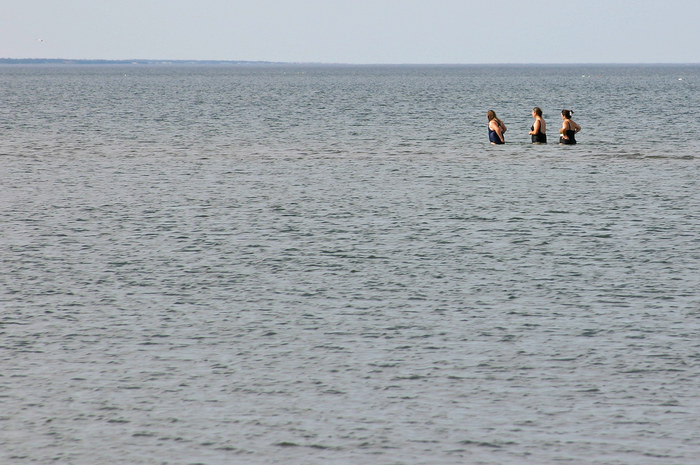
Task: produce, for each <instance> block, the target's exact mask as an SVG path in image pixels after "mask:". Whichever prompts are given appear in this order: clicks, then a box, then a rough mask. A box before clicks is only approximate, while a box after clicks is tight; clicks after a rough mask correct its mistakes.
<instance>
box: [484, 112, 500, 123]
mask: <svg viewBox="0 0 700 465" xmlns="http://www.w3.org/2000/svg"><path fill="white" fill-rule="evenodd" d="M486 117H487V118H488V119H489V121H491V120H494V119H495V120H498V118H497V117H496V112H495V111H493V110H489V111H488V112H487V113H486Z"/></svg>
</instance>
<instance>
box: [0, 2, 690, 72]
mask: <svg viewBox="0 0 700 465" xmlns="http://www.w3.org/2000/svg"><path fill="white" fill-rule="evenodd" d="M699 19H700V2H698V0H654V1H651V0H631V1H624V0H623V1H616V0H590V1H587V0H579V1H569V2H565V1H561V0H557V1H550V0H541V1H526V0H496V1H470V0H420V1H419V0H288V1H283V0H248V1H241V0H21V1H20V0H0V57H2V58H92V59H95V58H103V59H132V58H133V59H137V58H141V59H198V60H253V61H258V60H261V61H285V62H326V63H572V62H573V63H591V62H594V63H606V62H614V63H698V62H700V27H698V25H697V22H698V20H699Z"/></svg>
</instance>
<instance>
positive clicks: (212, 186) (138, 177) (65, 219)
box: [0, 64, 700, 465]
mask: <svg viewBox="0 0 700 465" xmlns="http://www.w3.org/2000/svg"><path fill="white" fill-rule="evenodd" d="M699 90H700V65H697V64H695V65H692V64H691V65H464V66H456V65H455V66H452V65H444V66H437V65H424V66H419V65H415V66H414V65H410V66H409V65H405V66H398V65H397V66H388V65H387V66H379V65H377V66H360V65H297V64H230V65H213V64H212V65H201V64H200V65H198V64H191V65H184V64H171V65H168V64H154V65H81V64H50V65H41V64H33V65H19V64H12V65H8V64H5V65H0V240H1V242H0V463H2V464H3V465H38V464H60V465H63V464H69V465H108V464H109V465H113V464H132V465H140V464H144V465H152V464H159V465H160V464H172V465H195V464H205V465H230V464H234V465H237V464H241V465H274V464H284V465H290V464H291V465H297V464H298V465H404V464H405V465H419V464H420V465H453V464H467V465H480V464H484V465H486V464H488V465H523V464H537V465H549V464H557V465H559V464H571V465H574V464H575V465H594V464H595V465H622V464H624V465H628V464H629V465H696V464H698V463H700V434H699V433H700V272H699V269H700V233H699V231H700V117H699V116H698V115H700V92H699ZM535 106H538V107H540V108H542V110H543V113H544V117H545V120H546V121H547V125H548V131H547V132H548V134H549V141H550V143H549V144H547V145H533V144H531V143H530V136H529V135H528V131H529V130H530V125H531V124H532V122H533V121H532V116H531V111H532V108H533V107H535ZM562 109H571V110H573V111H574V115H573V119H574V121H576V122H577V123H578V124H579V125H581V127H582V130H581V132H580V133H579V134H578V135H577V139H578V142H579V143H578V144H577V145H575V146H562V145H559V144H558V130H559V127H560V125H561V118H560V113H561V110H562ZM488 110H494V111H496V113H497V114H498V116H499V118H500V119H501V120H503V122H504V123H505V124H506V125H507V127H508V131H507V132H506V134H505V138H506V144H505V145H502V146H492V145H490V144H489V142H488V132H487V118H486V112H487V111H488Z"/></svg>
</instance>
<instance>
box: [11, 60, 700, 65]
mask: <svg viewBox="0 0 700 465" xmlns="http://www.w3.org/2000/svg"><path fill="white" fill-rule="evenodd" d="M0 64H82V65H91V64H114V65H143V64H152V65H167V64H231V65H255V64H258V65H316V66H489V65H490V66H509V65H513V66H517V65H538V66H562V65H569V66H573V65H700V63H698V62H670V61H669V62H613V61H610V62H608V61H601V62H593V61H591V62H472V63H458V62H455V63H448V62H444V63H420V62H415V63H411V62H405V63H398V62H397V63H390V62H387V63H345V62H313V61H308V62H305V61H270V60H216V59H186V58H185V59H165V58H152V59H151V58H129V59H109V58H0Z"/></svg>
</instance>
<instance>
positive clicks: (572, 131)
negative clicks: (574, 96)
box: [559, 110, 581, 145]
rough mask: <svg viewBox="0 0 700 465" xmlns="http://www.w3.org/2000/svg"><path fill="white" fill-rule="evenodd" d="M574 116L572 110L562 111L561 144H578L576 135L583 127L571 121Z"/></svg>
mask: <svg viewBox="0 0 700 465" xmlns="http://www.w3.org/2000/svg"><path fill="white" fill-rule="evenodd" d="M573 114H574V112H573V111H571V110H562V111H561V119H562V123H561V129H560V130H559V134H561V137H559V143H560V144H566V145H573V144H575V143H576V133H577V132H579V131H580V130H581V126H579V125H578V124H576V123H575V122H574V121H573V120H572V119H571V115H573Z"/></svg>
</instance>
